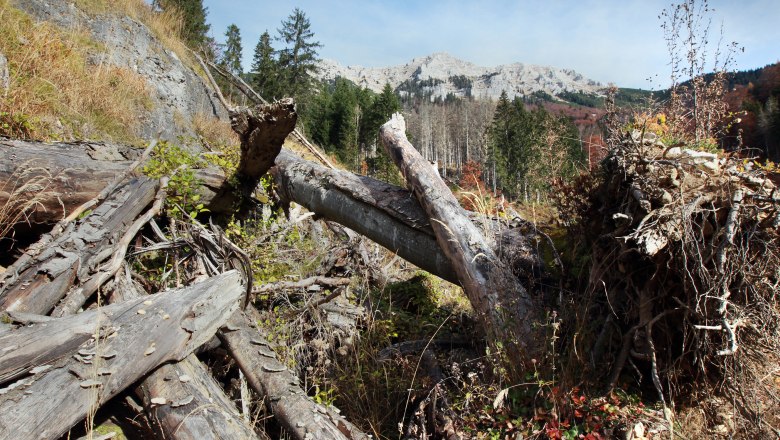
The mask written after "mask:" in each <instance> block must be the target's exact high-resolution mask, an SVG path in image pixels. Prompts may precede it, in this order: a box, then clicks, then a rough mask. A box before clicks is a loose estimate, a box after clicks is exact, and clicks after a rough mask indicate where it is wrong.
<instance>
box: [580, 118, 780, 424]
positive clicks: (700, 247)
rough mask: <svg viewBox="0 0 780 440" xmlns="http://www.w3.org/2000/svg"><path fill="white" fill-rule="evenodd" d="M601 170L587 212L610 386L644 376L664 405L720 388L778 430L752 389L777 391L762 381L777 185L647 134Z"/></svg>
mask: <svg viewBox="0 0 780 440" xmlns="http://www.w3.org/2000/svg"><path fill="white" fill-rule="evenodd" d="M602 171H603V181H602V183H601V184H600V185H598V186H596V187H595V188H594V190H593V191H592V192H591V195H590V204H589V208H588V210H587V211H586V212H584V213H581V215H582V218H583V220H584V221H583V223H582V224H583V225H584V230H585V231H584V232H585V233H587V234H588V236H589V237H593V239H592V246H593V248H592V256H591V257H592V271H591V273H590V293H591V297H592V298H595V300H596V302H597V303H598V304H600V305H601V307H600V308H599V310H600V311H599V312H598V313H600V315H601V316H600V318H595V319H596V322H600V323H602V325H601V326H600V328H598V329H596V330H594V334H596V335H598V336H597V337H595V340H596V343H595V347H594V349H593V352H592V359H591V362H592V365H601V362H604V361H610V362H611V363H612V365H613V368H612V373H611V374H612V376H611V377H610V379H609V382H610V383H611V384H612V386H614V385H615V384H617V383H618V382H619V381H620V380H621V377H625V375H626V374H630V372H632V371H634V372H640V373H641V375H642V377H644V379H643V380H641V381H642V382H643V383H644V384H645V385H647V386H652V387H654V388H655V389H656V391H657V393H658V396H659V399H660V400H661V401H662V402H668V401H669V399H670V398H676V397H678V396H685V395H689V396H690V395H693V396H697V395H698V394H697V393H699V392H701V393H706V391H705V389H706V390H710V389H713V388H717V387H721V390H723V389H726V390H727V392H728V393H730V394H731V396H732V397H733V398H734V399H735V402H737V403H736V404H735V406H736V408H735V409H734V411H735V412H736V413H738V414H741V416H742V417H741V418H740V417H737V419H740V420H745V419H751V420H758V419H760V418H761V417H769V418H770V419H772V418H773V419H772V422H771V423H770V424H771V425H773V426H778V425H779V423H778V421H780V419H778V417H780V414H778V413H777V412H776V411H774V412H773V411H769V413H767V412H765V409H763V410H762V409H761V408H758V407H757V404H756V402H757V400H756V399H754V398H752V397H749V395H746V394H745V392H746V391H747V390H750V391H749V392H755V393H760V394H762V395H763V394H766V393H770V394H772V396H770V397H769V399H770V400H773V399H775V400H774V401H777V400H776V399H777V398H778V397H777V391H776V390H775V391H773V388H772V387H766V386H765V385H766V384H762V380H764V381H765V380H766V377H768V376H765V374H766V373H767V372H768V371H769V370H771V367H770V366H771V365H774V366H775V367H776V365H777V361H778V359H779V357H778V353H780V310H778V306H777V304H778V302H777V294H778V292H780V191H778V188H777V185H776V184H775V183H773V181H772V180H771V179H770V175H769V173H768V172H767V171H766V170H763V169H762V168H761V167H760V166H759V165H757V164H755V163H753V162H752V161H749V160H744V159H741V158H739V157H736V156H730V155H725V156H724V155H722V154H715V153H708V152H701V151H695V150H690V149H686V148H685V147H681V146H667V145H664V144H663V143H662V142H660V141H659V140H657V139H656V137H655V136H654V135H653V134H651V133H641V132H639V131H634V132H633V133H630V134H627V135H626V136H625V137H624V139H623V141H622V144H621V145H620V146H618V147H617V148H615V149H614V150H613V151H611V153H610V154H609V155H608V157H607V158H606V159H605V160H604V161H603V162H602ZM770 376H771V373H770ZM736 378H739V379H738V380H737V379H736ZM738 381H739V382H740V383H737V382H738ZM694 384H698V386H699V388H698V389H696V387H694V388H692V387H693V385H694ZM704 384H706V386H702V385H704ZM694 398H696V397H694ZM756 414H761V417H757V416H756ZM751 429H754V431H749V432H761V431H762V430H763V429H765V427H763V426H761V423H759V422H755V424H753V425H752V427H751ZM756 430H757V431H756Z"/></svg>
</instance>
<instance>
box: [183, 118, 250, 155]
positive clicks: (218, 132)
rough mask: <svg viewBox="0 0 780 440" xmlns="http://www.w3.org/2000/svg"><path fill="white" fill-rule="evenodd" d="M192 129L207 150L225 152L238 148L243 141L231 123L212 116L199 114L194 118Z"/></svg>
mask: <svg viewBox="0 0 780 440" xmlns="http://www.w3.org/2000/svg"><path fill="white" fill-rule="evenodd" d="M192 127H193V129H194V130H195V133H196V134H197V135H198V136H199V137H200V138H201V142H205V143H206V144H207V145H204V146H205V147H206V148H207V149H213V150H223V149H224V148H226V147H231V146H235V147H237V146H238V145H239V144H240V143H241V141H240V139H239V138H238V135H237V134H236V132H235V131H233V129H232V128H230V122H228V121H223V120H220V119H218V118H216V117H214V116H212V115H207V114H203V113H198V114H196V115H195V117H193V118H192Z"/></svg>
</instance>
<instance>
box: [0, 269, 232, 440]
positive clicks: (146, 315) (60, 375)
mask: <svg viewBox="0 0 780 440" xmlns="http://www.w3.org/2000/svg"><path fill="white" fill-rule="evenodd" d="M243 291H244V289H243V287H242V286H241V282H240V276H239V275H238V273H237V272H228V273H225V274H224V275H221V276H217V277H214V278H211V279H209V280H207V281H204V282H203V283H200V284H196V285H194V286H191V287H188V288H185V289H179V290H172V291H167V292H164V293H160V294H157V295H153V296H149V297H146V298H138V299H135V300H130V301H127V302H123V303H118V304H114V305H110V306H106V307H103V308H101V309H97V310H91V311H87V312H84V313H81V314H78V315H75V316H69V317H66V318H60V319H57V320H52V321H48V322H46V323H42V324H37V325H34V326H30V327H22V328H18V329H16V330H13V331H11V332H6V333H4V334H2V335H1V336H0V346H2V347H17V348H16V349H15V350H5V351H4V352H3V353H2V354H1V355H0V365H4V366H5V365H12V366H13V365H20V366H29V365H30V360H31V359H36V358H39V357H41V356H44V354H45V353H46V352H47V351H48V350H50V348H51V346H50V344H47V343H46V341H48V340H50V339H52V338H55V337H59V338H65V339H71V337H67V336H63V335H67V334H73V335H74V336H72V338H73V339H71V340H74V339H79V336H78V335H85V334H86V335H87V336H88V339H87V340H86V342H84V343H82V344H81V345H80V346H78V347H73V348H74V349H73V350H71V351H70V352H69V353H62V354H63V356H62V357H61V358H60V359H56V360H54V359H50V360H51V363H49V364H47V365H38V366H36V368H34V369H32V370H30V371H29V373H30V374H31V375H30V376H29V377H25V378H22V379H19V380H17V381H16V382H14V383H11V384H9V385H8V386H7V387H6V388H5V389H4V390H2V392H0V437H2V438H14V439H19V440H23V439H38V438H56V437H58V436H60V435H62V434H63V433H65V432H66V431H67V430H68V429H69V428H70V427H71V426H73V425H74V424H76V423H78V422H79V421H80V420H82V419H84V418H85V417H86V416H87V415H88V414H89V412H90V411H91V410H93V409H96V408H97V407H99V406H100V405H102V404H103V403H105V402H106V401H108V400H109V399H110V398H111V397H113V396H115V395H116V394H117V393H119V392H120V391H122V390H124V389H125V388H126V387H128V386H129V385H131V384H132V383H134V382H135V381H137V380H138V379H139V378H141V377H142V376H144V375H145V374H147V373H148V372H150V371H151V370H153V369H154V368H156V367H157V366H159V365H160V364H162V363H164V362H167V361H171V360H177V361H178V360H181V359H183V358H185V357H186V356H187V355H188V354H190V353H192V351H193V350H195V349H196V348H198V347H199V346H200V345H202V344H204V343H205V342H207V341H208V340H209V339H210V338H211V337H212V336H213V335H214V334H215V333H216V331H217V329H218V328H219V327H220V326H222V325H224V324H225V322H226V321H227V320H228V318H229V317H230V315H231V314H232V313H233V312H234V311H236V310H237V309H238V305H239V299H240V298H241V294H242V293H243ZM87 336H81V338H84V337H87ZM71 345H73V344H71ZM76 349H77V350H76ZM25 368H26V367H23V369H25ZM52 390H57V392H56V393H53V392H51V391H52ZM41 421H45V422H44V423H41Z"/></svg>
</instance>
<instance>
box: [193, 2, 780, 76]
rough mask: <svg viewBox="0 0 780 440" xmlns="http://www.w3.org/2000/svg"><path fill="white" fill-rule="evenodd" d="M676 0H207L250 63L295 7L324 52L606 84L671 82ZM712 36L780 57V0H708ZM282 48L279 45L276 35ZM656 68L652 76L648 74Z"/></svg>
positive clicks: (745, 59)
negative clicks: (454, 60) (516, 70)
mask: <svg viewBox="0 0 780 440" xmlns="http://www.w3.org/2000/svg"><path fill="white" fill-rule="evenodd" d="M670 4H671V0H664V1H658V0H624V1H617V0H615V1H605V0H602V1H598V0H533V1H526V0H514V1H511V0H470V1H463V0H419V1H412V0H385V1H380V0H339V1H336V0H297V1H289V0H229V1H225V0H222V1H218V0H204V5H205V6H206V7H207V8H208V20H209V23H210V24H211V34H212V36H213V37H214V38H216V39H217V40H218V41H223V40H224V33H225V30H226V29H227V26H228V25H230V24H231V23H235V24H236V25H237V26H238V27H239V29H240V30H241V37H242V43H243V46H244V47H243V49H244V57H243V60H244V69H249V67H250V65H251V60H252V53H253V50H254V47H255V45H256V44H257V41H258V39H259V38H260V34H262V33H263V32H264V31H265V30H268V32H269V33H270V34H271V36H272V37H275V36H276V35H277V32H276V31H277V29H278V28H279V27H280V25H281V22H282V20H284V19H285V18H287V16H289V15H290V13H291V12H292V11H293V9H294V8H295V7H299V8H301V9H302V10H303V11H304V12H305V13H306V15H307V16H308V17H309V20H310V21H311V27H312V30H313V31H314V33H315V35H316V38H317V40H319V41H320V43H322V45H323V47H322V48H321V49H320V57H322V58H330V59H334V60H336V61H338V62H340V63H341V64H347V65H362V66H370V67H379V66H392V65H397V64H404V63H406V62H407V61H409V60H411V59H412V58H414V57H419V56H424V55H428V54H430V53H433V52H449V53H450V54H452V55H453V56H456V57H458V58H461V59H463V60H466V61H471V62H473V63H476V64H478V65H482V66H495V65H499V64H509V63H514V62H522V63H526V64H542V65H551V66H556V67H563V68H570V69H574V70H576V71H578V72H580V73H582V74H583V75H585V76H586V77H588V78H591V79H594V80H596V81H600V82H602V83H604V84H607V83H610V82H611V83H614V84H616V85H618V86H622V87H641V88H659V87H666V86H667V85H668V82H669V66H668V60H669V56H668V52H667V49H666V44H665V42H664V39H663V31H662V30H661V28H660V24H661V21H660V20H659V18H658V15H659V14H660V13H661V11H662V10H663V9H664V8H668V7H669V5H670ZM710 7H712V8H714V12H712V13H711V14H710V15H709V17H711V19H712V31H711V32H712V35H713V43H714V42H715V41H717V39H718V38H719V34H720V28H721V25H722V26H723V28H724V36H725V38H724V41H727V42H728V41H737V42H738V43H739V44H740V46H743V47H744V48H745V51H744V53H738V54H737V55H736V68H737V69H750V68H755V67H762V66H764V65H766V64H770V63H774V62H777V61H780V0H744V1H741V2H735V1H729V0H710ZM274 43H275V44H276V46H275V47H278V46H280V45H281V43H279V42H274ZM650 77H654V78H655V79H654V80H653V81H652V82H650V81H648V80H647V79H648V78H650Z"/></svg>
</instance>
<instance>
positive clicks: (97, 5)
mask: <svg viewBox="0 0 780 440" xmlns="http://www.w3.org/2000/svg"><path fill="white" fill-rule="evenodd" d="M75 3H76V6H78V7H79V8H80V9H81V10H83V11H85V12H86V13H88V14H90V15H93V16H95V15H103V14H111V15H127V16H128V17H130V18H132V19H134V20H137V21H140V22H141V23H143V24H145V25H146V26H147V27H148V28H149V29H150V30H151V31H152V34H154V36H155V37H156V38H157V39H158V40H160V42H161V43H162V44H163V46H165V48H167V49H168V50H170V51H172V52H174V53H175V54H176V56H178V57H179V58H180V59H181V60H182V62H184V64H186V65H187V66H189V67H192V68H193V69H195V71H196V72H199V71H201V69H200V66H199V65H198V63H197V61H196V60H195V58H194V57H193V56H192V55H191V53H190V51H189V49H188V48H187V45H186V44H184V42H183V41H182V39H181V32H182V29H183V27H184V19H183V17H182V14H181V13H180V12H179V11H177V10H166V11H162V12H155V11H154V10H152V7H151V6H150V5H149V4H148V3H147V2H145V1H144V0H76V1H75Z"/></svg>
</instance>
